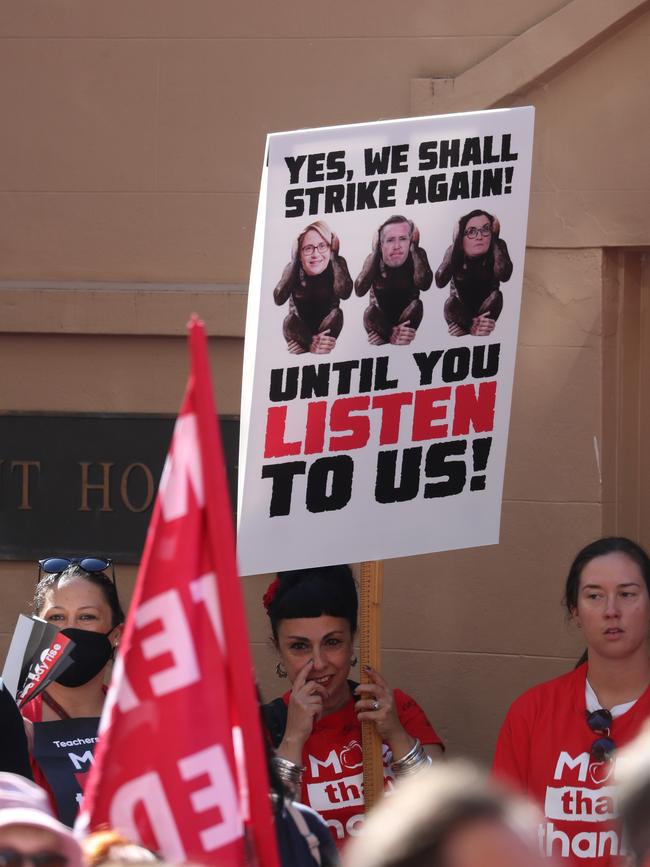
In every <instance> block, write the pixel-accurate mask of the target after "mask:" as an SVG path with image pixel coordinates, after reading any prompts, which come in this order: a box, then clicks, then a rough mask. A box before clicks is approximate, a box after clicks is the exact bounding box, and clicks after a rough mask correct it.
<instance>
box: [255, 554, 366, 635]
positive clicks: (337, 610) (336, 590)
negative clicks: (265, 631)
mask: <svg viewBox="0 0 650 867" xmlns="http://www.w3.org/2000/svg"><path fill="white" fill-rule="evenodd" d="M358 607H359V603H358V599H357V588H356V584H355V582H354V577H353V575H352V570H351V569H350V567H349V566H320V567H317V568H313V569H295V570H294V571H292V572H279V573H278V586H277V590H276V592H275V595H274V596H273V598H272V600H271V601H270V602H269V604H268V607H267V614H268V615H269V620H270V621H271V629H272V630H273V638H274V639H275V640H276V641H277V637H278V625H279V623H280V621H282V620H287V619H289V618H295V617H321V616H322V615H323V614H327V615H329V616H330V617H342V618H344V619H345V620H347V621H348V623H349V624H350V631H351V633H352V635H354V633H355V632H356V629H357V611H358Z"/></svg>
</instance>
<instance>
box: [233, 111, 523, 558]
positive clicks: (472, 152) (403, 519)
mask: <svg viewBox="0 0 650 867" xmlns="http://www.w3.org/2000/svg"><path fill="white" fill-rule="evenodd" d="M533 119H534V110H533V109H532V108H516V109H503V110H496V111H486V112H474V113H470V114H457V115H446V116H441V117H427V118H414V119H408V120H399V121H385V122H381V123H373V124H358V125H354V126H340V127H329V128H325V129H313V130H302V131H298V132H290V133H277V134H273V135H270V136H269V138H268V143H267V152H266V159H265V167H264V171H263V175H262V186H261V192H260V203H259V209H258V216H257V225H256V231H255V244H254V251H253V262H252V268H251V283H250V290H249V298H248V316H247V323H246V344H245V350H244V377H243V385H242V411H241V440H240V459H239V498H238V556H239V565H240V571H241V573H242V574H244V575H247V574H257V573H262V572H272V571H276V570H279V569H294V568H302V567H307V566H316V565H324V564H328V563H339V562H340V563H342V562H359V561H362V560H380V559H385V558H390V557H398V556H404V555H409V554H424V553H428V552H432V551H442V550H450V549H454V548H466V547H473V546H475V545H489V544H494V543H496V542H498V538H499V524H500V515H501V495H502V488H503V475H504V469H505V460H506V446H507V436H508V422H509V416H510V401H511V395H512V382H513V375H514V365H515V354H516V347H517V329H518V324H519V308H520V303H521V288H522V279H523V271H524V251H525V241H526V223H527V215H528V198H529V190H530V171H531V152H532V141H533ZM473 212H478V213H476V214H474V213H473ZM400 217H402V218H404V219H401V220H400V219H399V218H400ZM395 218H397V219H395ZM314 224H316V225H314ZM309 227H311V228H309Z"/></svg>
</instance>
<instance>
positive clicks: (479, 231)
mask: <svg viewBox="0 0 650 867" xmlns="http://www.w3.org/2000/svg"><path fill="white" fill-rule="evenodd" d="M463 234H464V235H465V237H466V238H469V239H470V241H473V240H474V239H475V238H478V236H479V235H480V236H481V237H482V238H487V236H488V235H491V234H492V226H490V224H489V223H486V224H485V225H484V226H481V227H480V228H477V227H476V226H470V227H469V229H465V231H464V233H463Z"/></svg>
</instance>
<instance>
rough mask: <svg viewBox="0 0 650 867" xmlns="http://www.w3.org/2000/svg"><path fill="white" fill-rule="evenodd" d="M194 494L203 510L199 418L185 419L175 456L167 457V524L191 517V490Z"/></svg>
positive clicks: (163, 503)
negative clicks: (198, 432) (186, 516)
mask: <svg viewBox="0 0 650 867" xmlns="http://www.w3.org/2000/svg"><path fill="white" fill-rule="evenodd" d="M190 487H191V488H192V490H193V491H194V496H195V498H196V502H197V504H198V505H199V507H200V508H202V507H203V504H204V502H205V499H204V496H203V475H202V473H201V454H200V452H199V442H198V436H197V430H196V416H195V415H193V414H189V415H181V416H179V417H178V419H177V421H176V427H175V428H174V442H173V446H172V452H171V454H169V455H168V456H167V460H166V461H165V466H164V467H163V471H162V475H161V477H160V488H159V495H160V508H161V509H162V513H163V517H164V519H165V521H174V520H176V519H177V518H183V517H184V516H185V515H187V513H188V508H189V505H188V504H189V497H188V493H189V489H190Z"/></svg>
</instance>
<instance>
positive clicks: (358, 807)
mask: <svg viewBox="0 0 650 867" xmlns="http://www.w3.org/2000/svg"><path fill="white" fill-rule="evenodd" d="M289 695H290V693H288V692H287V693H285V695H283V696H282V698H283V699H284V701H285V703H286V704H288V703H289ZM393 695H394V697H395V706H396V708H397V715H398V717H399V721H400V722H401V723H402V725H403V726H404V728H405V730H406V731H407V732H408V734H410V735H411V737H414V738H419V739H420V741H421V743H422V744H440V746H443V743H442V741H441V740H440V738H439V737H438V735H437V734H436V732H435V731H434V729H433V726H432V725H431V723H430V722H429V720H428V719H427V718H426V715H425V713H424V711H423V710H422V708H421V707H420V706H419V705H418V704H417V702H416V701H414V700H413V699H412V698H410V697H409V696H408V695H406V694H405V693H403V692H401V690H399V689H396V690H394V691H393ZM383 754H384V789H385V790H386V791H390V789H391V788H392V787H393V785H394V783H393V772H392V771H391V768H390V764H391V762H392V761H393V756H392V753H391V751H390V749H389V747H388V745H387V744H384V745H383ZM302 763H303V765H304V766H305V773H304V776H303V783H302V802H303V803H304V804H308V805H309V806H310V807H311V808H312V809H313V810H316V811H317V812H318V813H320V815H321V816H322V817H323V819H324V820H325V822H326V824H327V825H328V827H329V829H330V831H331V833H332V836H333V837H334V840H335V842H336V844H337V846H342V845H343V843H344V842H345V840H346V839H347V837H348V836H355V835H356V834H358V833H359V831H360V828H361V824H362V823H363V819H364V811H363V753H362V749H361V723H360V722H359V721H358V719H357V716H356V713H355V712H354V699H352V698H350V701H349V702H347V704H345V705H344V706H343V707H342V708H341V709H340V710H338V711H335V712H334V713H331V714H328V715H327V716H325V717H323V719H321V720H318V721H317V722H315V723H314V728H313V730H312V733H311V735H310V737H309V738H308V740H307V743H306V744H305V747H304V749H303V752H302Z"/></svg>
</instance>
